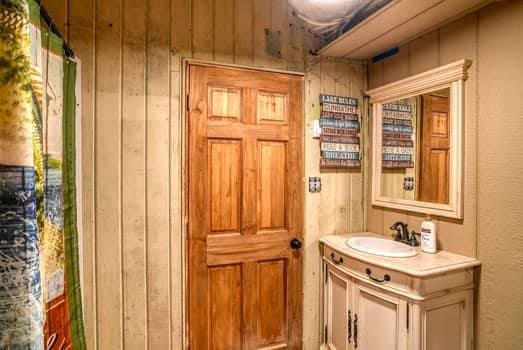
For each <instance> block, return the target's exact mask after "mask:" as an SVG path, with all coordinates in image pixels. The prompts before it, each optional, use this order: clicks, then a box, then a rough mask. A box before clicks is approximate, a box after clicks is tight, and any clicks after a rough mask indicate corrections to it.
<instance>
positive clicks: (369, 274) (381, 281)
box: [365, 268, 390, 283]
mask: <svg viewBox="0 0 523 350" xmlns="http://www.w3.org/2000/svg"><path fill="white" fill-rule="evenodd" d="M365 273H367V276H369V278H370V279H371V280H373V281H375V282H379V283H383V282H389V281H390V276H389V275H387V274H386V275H385V276H383V279H379V278H376V277H374V276H372V271H371V270H370V269H369V268H367V269H366V270H365Z"/></svg>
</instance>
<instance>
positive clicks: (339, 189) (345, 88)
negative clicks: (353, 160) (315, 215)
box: [333, 59, 352, 233]
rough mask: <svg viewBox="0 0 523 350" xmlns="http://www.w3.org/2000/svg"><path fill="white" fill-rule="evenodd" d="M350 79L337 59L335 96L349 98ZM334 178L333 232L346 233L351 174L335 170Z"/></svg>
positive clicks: (345, 65)
mask: <svg viewBox="0 0 523 350" xmlns="http://www.w3.org/2000/svg"><path fill="white" fill-rule="evenodd" d="M351 85H352V79H351V76H350V66H349V65H348V64H347V61H345V60H340V59H337V60H336V61H335V62H334V91H335V95H340V96H351ZM335 172H336V175H335V176H333V178H334V187H335V188H336V192H335V193H334V198H335V202H336V205H337V206H338V207H337V208H336V228H335V232H337V233H343V232H348V231H349V228H350V225H349V221H350V217H349V214H350V211H351V207H350V205H351V200H350V198H351V183H352V172H351V171H347V170H336V171H335Z"/></svg>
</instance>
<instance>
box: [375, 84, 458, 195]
mask: <svg viewBox="0 0 523 350" xmlns="http://www.w3.org/2000/svg"><path fill="white" fill-rule="evenodd" d="M450 95H451V94H450V87H448V88H444V89H440V90H435V91H431V92H428V93H424V94H421V95H416V96H412V97H408V98H404V99H399V100H395V101H392V102H388V103H383V104H382V108H381V113H382V133H381V136H382V139H381V147H382V149H381V157H382V161H381V196H383V197H388V198H394V199H405V200H415V201H423V202H431V203H439V204H449V178H450V159H451V154H450V152H451V147H450V144H451V140H450V137H451V133H452V130H450V126H451V123H450V106H451V101H450Z"/></svg>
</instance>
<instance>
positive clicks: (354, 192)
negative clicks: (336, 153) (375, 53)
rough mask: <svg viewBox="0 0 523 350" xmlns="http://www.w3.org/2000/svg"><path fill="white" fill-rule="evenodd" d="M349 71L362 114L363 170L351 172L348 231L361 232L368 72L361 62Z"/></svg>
mask: <svg viewBox="0 0 523 350" xmlns="http://www.w3.org/2000/svg"><path fill="white" fill-rule="evenodd" d="M348 69H349V75H348V79H349V80H350V82H351V84H350V96H352V97H356V98H357V99H358V103H359V106H358V108H359V113H360V123H361V125H360V128H361V130H360V139H361V142H360V147H361V149H360V156H361V157H362V160H361V168H360V169H354V170H352V171H351V172H350V176H351V179H350V196H349V212H348V230H349V231H350V232H361V231H363V227H364V211H363V208H364V205H365V203H364V194H363V193H364V191H365V188H364V181H363V176H364V169H365V165H366V161H367V160H366V158H364V157H366V154H365V152H364V147H365V142H366V140H365V135H366V134H365V132H366V129H365V119H366V117H367V110H366V104H365V101H364V92H365V80H366V71H365V66H363V65H362V64H361V62H356V63H355V62H351V64H350V66H349V67H348Z"/></svg>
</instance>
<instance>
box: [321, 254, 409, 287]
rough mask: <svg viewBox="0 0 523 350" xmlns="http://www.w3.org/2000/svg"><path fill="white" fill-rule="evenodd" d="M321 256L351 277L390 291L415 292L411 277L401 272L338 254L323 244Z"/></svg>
mask: <svg viewBox="0 0 523 350" xmlns="http://www.w3.org/2000/svg"><path fill="white" fill-rule="evenodd" d="M323 258H324V259H325V260H326V261H328V262H330V263H331V264H333V265H334V266H336V267H339V268H341V269H343V270H344V271H345V272H346V273H348V274H349V275H351V276H352V277H355V278H358V279H359V280H361V281H365V282H368V283H370V284H373V285H377V286H380V287H382V288H385V289H390V290H391V291H397V292H400V293H408V294H413V293H415V292H414V290H413V288H412V286H413V279H412V278H411V277H410V276H408V275H406V274H404V273H401V272H397V271H392V270H387V269H384V268H382V267H378V266H376V265H373V264H369V263H366V262H363V261H360V260H357V259H354V258H351V257H348V256H346V255H343V254H340V253H338V252H337V251H335V250H334V249H331V248H330V247H327V246H325V250H324V253H323Z"/></svg>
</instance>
